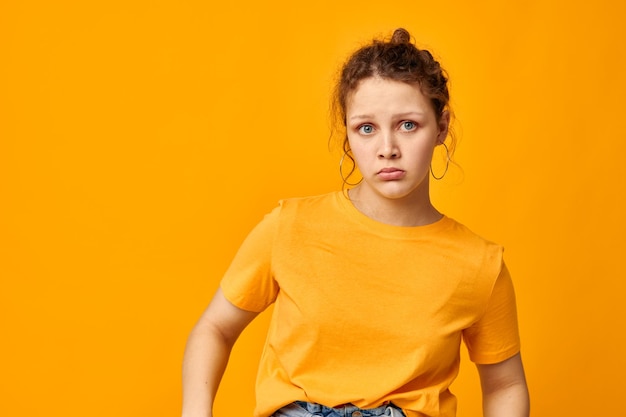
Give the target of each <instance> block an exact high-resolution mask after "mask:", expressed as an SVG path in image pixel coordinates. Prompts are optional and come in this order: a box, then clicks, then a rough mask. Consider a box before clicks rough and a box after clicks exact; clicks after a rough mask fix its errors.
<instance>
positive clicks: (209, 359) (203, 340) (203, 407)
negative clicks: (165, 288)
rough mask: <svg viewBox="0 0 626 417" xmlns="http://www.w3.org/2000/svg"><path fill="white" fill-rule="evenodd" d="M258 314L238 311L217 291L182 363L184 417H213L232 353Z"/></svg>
mask: <svg viewBox="0 0 626 417" xmlns="http://www.w3.org/2000/svg"><path fill="white" fill-rule="evenodd" d="M257 314H258V313H254V312H250V311H246V310H242V309H240V308H238V307H235V306H234V305H233V304H231V303H230V301H228V300H227V299H226V297H224V294H223V293H222V290H221V289H218V290H217V292H216V293H215V296H214V297H213V300H212V301H211V304H209V307H208V308H207V309H206V311H205V312H204V313H203V315H202V316H201V317H200V320H199V321H198V323H197V324H196V325H195V327H194V328H193V330H192V331H191V334H190V335H189V339H188V340H187V347H186V349H185V357H184V359H183V417H210V416H211V415H212V408H213V400H214V399H215V394H216V392H217V387H218V386H219V383H220V380H221V379H222V375H223V374H224V370H225V369H226V364H227V363H228V357H229V356H230V351H231V349H232V347H233V345H234V344H235V341H236V340H237V338H238V337H239V334H240V333H241V332H242V331H243V329H244V328H245V327H246V326H247V325H248V323H250V322H251V321H252V320H253V319H254V318H255V317H256V315H257Z"/></svg>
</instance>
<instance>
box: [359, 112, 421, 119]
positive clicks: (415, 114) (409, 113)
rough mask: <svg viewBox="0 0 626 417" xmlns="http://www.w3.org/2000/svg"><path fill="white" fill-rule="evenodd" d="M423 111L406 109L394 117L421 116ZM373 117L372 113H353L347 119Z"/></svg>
mask: <svg viewBox="0 0 626 417" xmlns="http://www.w3.org/2000/svg"><path fill="white" fill-rule="evenodd" d="M423 115H424V113H423V112H418V111H408V112H405V113H398V114H394V115H393V116H394V117H408V116H423ZM372 118H374V115H373V114H355V115H354V116H351V117H350V119H349V120H361V119H372Z"/></svg>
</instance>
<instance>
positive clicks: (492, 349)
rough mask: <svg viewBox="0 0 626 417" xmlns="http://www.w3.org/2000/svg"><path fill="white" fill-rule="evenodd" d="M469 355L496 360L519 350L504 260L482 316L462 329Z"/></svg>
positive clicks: (478, 359)
mask: <svg viewBox="0 0 626 417" xmlns="http://www.w3.org/2000/svg"><path fill="white" fill-rule="evenodd" d="M463 339H464V340H465V344H466V345H467V349H468V351H469V356H470V359H471V360H472V361H473V362H475V363H477V364H492V363H498V362H501V361H503V360H505V359H508V358H510V357H511V356H513V355H515V354H516V353H518V352H519V351H520V337H519V330H518V324H517V307H516V302H515V290H514V288H513V282H512V280H511V276H510V274H509V270H508V269H507V267H506V265H505V264H504V262H503V263H502V268H501V270H500V273H499V275H498V278H497V279H496V281H495V284H494V286H493V290H492V292H491V296H490V298H489V301H488V303H487V308H486V310H485V313H484V314H483V315H482V317H481V318H480V319H479V320H478V321H477V322H476V323H474V324H473V325H472V326H471V327H469V328H467V329H466V330H465V331H464V332H463Z"/></svg>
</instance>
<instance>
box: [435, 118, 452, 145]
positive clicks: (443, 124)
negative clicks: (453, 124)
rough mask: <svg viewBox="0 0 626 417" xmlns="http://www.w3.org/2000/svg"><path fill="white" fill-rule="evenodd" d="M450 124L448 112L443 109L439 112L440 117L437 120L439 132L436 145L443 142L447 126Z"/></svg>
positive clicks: (446, 133) (446, 134)
mask: <svg viewBox="0 0 626 417" xmlns="http://www.w3.org/2000/svg"><path fill="white" fill-rule="evenodd" d="M449 126H450V112H449V111H448V110H445V111H444V112H443V113H441V117H440V118H439V121H438V122H437V128H438V130H439V133H437V145H441V144H442V143H443V142H445V140H446V137H447V136H448V127H449Z"/></svg>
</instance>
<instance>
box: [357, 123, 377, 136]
mask: <svg viewBox="0 0 626 417" xmlns="http://www.w3.org/2000/svg"><path fill="white" fill-rule="evenodd" d="M359 132H361V133H364V134H366V135H369V134H371V133H372V132H374V127H373V126H372V125H363V126H361V127H359Z"/></svg>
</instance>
